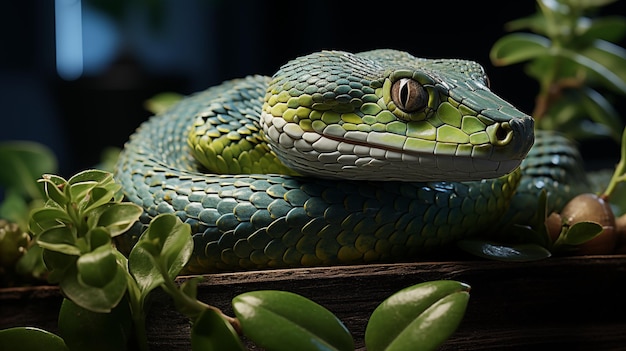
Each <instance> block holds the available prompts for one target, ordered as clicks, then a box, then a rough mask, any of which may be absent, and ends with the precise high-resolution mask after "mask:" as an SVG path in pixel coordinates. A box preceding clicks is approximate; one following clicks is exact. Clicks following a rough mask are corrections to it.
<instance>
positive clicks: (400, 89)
mask: <svg viewBox="0 0 626 351" xmlns="http://www.w3.org/2000/svg"><path fill="white" fill-rule="evenodd" d="M391 99H392V100H393V103H394V104H396V106H397V107H398V108H399V109H401V110H402V111H404V112H407V113H410V112H416V111H418V110H421V109H423V108H424V107H426V105H427V104H428V93H427V92H426V89H424V87H422V85H421V84H420V83H418V82H416V81H414V80H413V79H409V78H402V79H399V80H397V81H395V82H394V83H393V85H392V86H391Z"/></svg>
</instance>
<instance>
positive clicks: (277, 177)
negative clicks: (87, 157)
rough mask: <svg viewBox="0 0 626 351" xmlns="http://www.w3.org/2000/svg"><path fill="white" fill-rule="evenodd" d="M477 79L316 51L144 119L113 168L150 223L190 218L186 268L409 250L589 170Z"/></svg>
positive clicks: (506, 216)
mask: <svg viewBox="0 0 626 351" xmlns="http://www.w3.org/2000/svg"><path fill="white" fill-rule="evenodd" d="M487 83H488V82H487V79H486V76H485V74H484V71H483V69H482V67H481V66H479V65H478V64H477V63H474V62H471V61H464V60H443V59H442V60H429V59H421V58H415V57H413V56H411V55H409V54H407V53H405V52H400V51H394V50H375V51H369V52H363V53H359V54H351V53H347V52H340V51H323V52H319V53H314V54H311V55H308V56H304V57H300V58H298V59H295V60H293V61H291V62H289V63H287V64H286V65H284V66H283V67H281V69H280V70H279V71H278V72H277V73H276V74H275V75H274V76H273V77H271V78H270V77H263V76H251V77H247V78H242V79H235V80H232V81H228V82H225V83H223V84H221V85H219V86H216V87H212V88H209V89H207V90H205V91H203V92H200V93H196V94H194V95H192V96H189V97H187V98H186V99H184V100H182V101H181V102H180V103H178V104H177V105H175V106H174V107H173V108H171V109H169V110H168V111H167V112H165V113H163V114H160V115H157V116H155V117H153V118H151V119H150V120H149V121H147V122H145V123H144V124H143V125H142V126H140V128H139V129H138V130H137V132H136V133H135V134H133V135H132V136H131V139H130V141H129V142H128V143H127V144H126V145H125V147H124V150H123V152H122V153H121V155H120V158H119V161H118V163H117V166H116V172H115V178H116V179H117V181H119V182H120V183H121V184H122V186H123V190H124V193H125V195H126V197H127V198H128V199H129V200H130V201H133V202H135V203H137V204H139V205H141V206H143V208H144V209H145V213H144V218H143V219H142V220H143V222H144V223H147V221H149V219H150V218H152V217H154V216H155V215H157V214H159V213H165V212H172V213H176V214H177V215H178V216H179V217H180V218H181V219H182V220H183V221H184V222H186V223H189V224H190V225H191V227H192V231H193V237H194V255H193V257H192V260H191V262H190V263H189V264H188V267H187V271H188V272H194V273H201V272H211V271H219V270H242V269H247V270H250V269H266V268H280V267H303V266H320V265H338V264H355V263H367V262H398V261H410V260H418V259H419V258H420V254H425V253H430V252H432V251H433V250H436V249H437V248H442V247H445V246H446V245H448V244H450V243H453V242H454V241H455V240H458V239H459V238H463V237H468V236H472V235H480V234H484V233H486V232H489V231H493V229H495V228H503V227H504V226H506V225H507V224H510V223H512V222H521V223H524V221H529V220H530V218H532V216H533V215H534V213H535V209H536V208H537V207H536V206H537V204H536V198H537V192H538V191H539V190H540V189H546V190H547V191H548V194H549V197H548V199H549V200H550V206H551V208H557V207H558V206H561V205H562V204H563V203H564V201H566V200H567V199H568V198H570V197H571V196H573V194H575V193H576V192H577V191H578V190H577V189H576V186H575V185H577V184H583V183H584V179H583V180H581V179H580V176H581V174H584V172H581V171H580V164H579V160H578V157H579V156H578V154H577V151H576V149H575V148H574V147H573V146H572V145H571V144H570V143H568V142H567V140H566V139H564V138H562V137H559V136H558V135H554V134H549V135H548V133H544V132H541V133H534V130H533V129H534V127H533V120H532V118H531V117H529V116H527V115H526V114H524V113H522V112H520V111H518V110H517V109H515V108H514V107H513V106H511V105H510V104H509V103H507V102H506V101H504V100H502V99H501V98H499V97H498V96H496V95H495V94H494V93H492V92H491V91H490V89H489V87H488V84H487ZM533 142H534V143H535V146H534V147H533ZM527 155H528V157H527ZM525 158H526V159H525ZM524 159H525V160H524ZM523 160H524V161H523ZM522 161H523V162H522ZM520 163H521V164H522V167H521V168H520V167H518V166H519V165H520ZM520 169H521V170H520ZM572 177H575V178H572Z"/></svg>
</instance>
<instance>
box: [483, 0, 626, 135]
mask: <svg viewBox="0 0 626 351" xmlns="http://www.w3.org/2000/svg"><path fill="white" fill-rule="evenodd" d="M615 1H616V0H608V1H607V0H592V1H577V0H556V1H548V0H537V5H538V11H537V13H535V14H533V15H531V16H528V17H524V18H520V19H517V20H514V21H512V22H509V23H508V24H507V29H508V30H509V31H519V30H529V31H531V32H532V33H528V32H519V33H511V34H508V35H505V36H503V37H502V38H500V39H499V40H498V41H496V43H495V44H494V45H493V47H492V49H491V52H490V57H491V60H492V62H493V63H494V65H499V66H504V65H512V64H517V63H522V62H526V66H525V69H526V73H527V74H528V75H529V76H530V77H532V78H534V79H536V80H537V82H538V83H539V92H538V94H537V99H536V105H535V110H534V111H533V113H532V115H533V117H534V118H535V120H536V122H537V124H536V125H537V127H538V128H542V129H553V130H560V131H564V132H565V133H567V134H568V135H570V136H571V137H573V138H574V139H582V138H590V137H606V136H609V137H611V138H613V139H614V140H615V141H619V138H620V135H619V131H621V130H622V129H623V128H624V125H623V121H622V118H621V116H619V114H618V113H617V111H616V110H615V109H614V107H613V105H612V104H611V100H610V97H611V96H612V95H615V96H620V95H621V96H623V95H626V69H624V68H625V67H626V50H625V49H624V48H622V47H620V46H618V45H617V44H615V43H616V42H618V41H619V40H621V39H623V38H624V36H625V35H626V18H625V17H622V16H605V17H601V16H596V14H597V13H598V12H599V10H601V9H602V7H603V6H606V5H608V4H610V3H613V2H615Z"/></svg>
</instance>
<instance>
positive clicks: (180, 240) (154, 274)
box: [129, 213, 193, 292]
mask: <svg viewBox="0 0 626 351" xmlns="http://www.w3.org/2000/svg"><path fill="white" fill-rule="evenodd" d="M192 252H193V238H192V237H191V227H190V226H189V225H188V224H185V223H183V222H182V221H181V220H180V219H179V218H178V217H176V215H174V214H171V213H167V214H161V215H158V216H156V217H155V218H154V219H153V220H152V221H151V222H150V225H149V226H148V229H146V231H145V232H144V233H143V234H142V235H141V237H140V238H139V241H138V242H137V244H136V245H135V246H134V247H133V249H132V251H131V252H130V255H129V269H130V272H131V274H132V275H133V276H134V277H135V279H136V280H137V283H138V284H139V286H140V287H141V289H142V291H144V292H147V291H150V290H152V289H154V288H155V287H157V286H159V285H160V284H161V283H163V278H162V275H161V272H160V270H159V267H163V268H164V269H165V270H167V274H168V276H169V278H170V279H174V278H175V277H176V276H177V275H178V273H180V271H181V270H182V268H183V267H184V266H185V264H187V261H189V258H190V257H191V254H192Z"/></svg>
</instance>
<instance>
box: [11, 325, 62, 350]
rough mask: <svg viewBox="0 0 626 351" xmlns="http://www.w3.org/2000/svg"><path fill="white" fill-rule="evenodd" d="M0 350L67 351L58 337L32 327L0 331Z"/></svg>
mask: <svg viewBox="0 0 626 351" xmlns="http://www.w3.org/2000/svg"><path fill="white" fill-rule="evenodd" d="M0 350H11V351H69V350H70V349H69V348H68V347H67V346H66V345H65V342H64V341H63V339H62V338H61V337H59V336H58V335H55V334H52V333H50V332H48V331H45V330H43V329H39V328H32V327H14V328H8V329H3V330H0Z"/></svg>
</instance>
